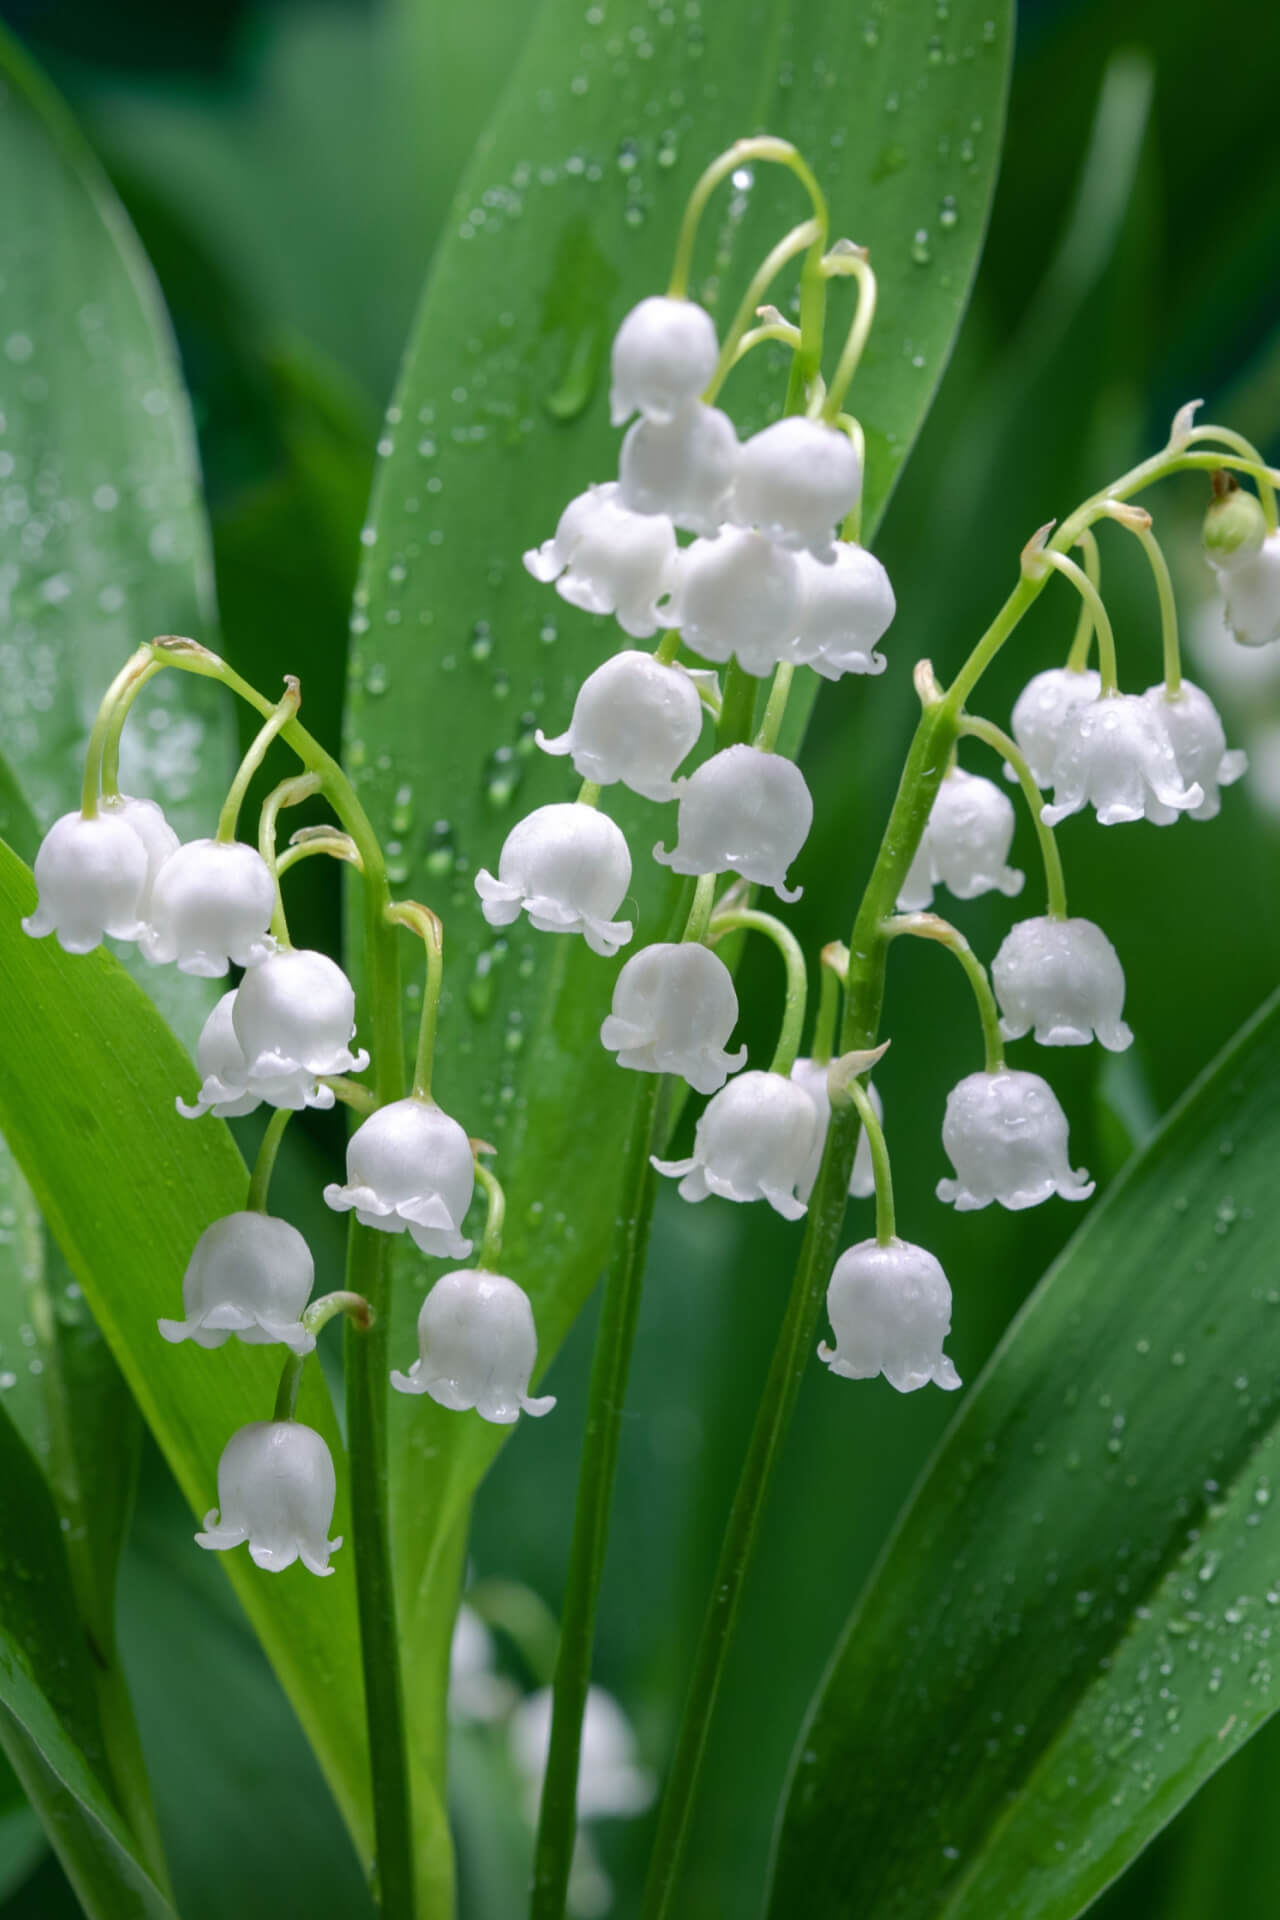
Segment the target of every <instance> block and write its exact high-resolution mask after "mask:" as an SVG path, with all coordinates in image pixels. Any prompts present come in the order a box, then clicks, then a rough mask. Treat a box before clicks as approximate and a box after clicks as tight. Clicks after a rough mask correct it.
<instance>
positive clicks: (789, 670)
mask: <svg viewBox="0 0 1280 1920" xmlns="http://www.w3.org/2000/svg"><path fill="white" fill-rule="evenodd" d="M795 671H796V670H795V667H794V665H793V664H792V662H791V661H790V660H783V661H780V662H779V664H778V666H777V667H776V668H775V669H774V675H773V685H772V686H771V687H770V689H769V700H768V704H767V705H766V707H765V710H764V719H763V720H762V721H761V722H760V731H759V733H758V734H757V735H756V737H755V745H756V746H757V747H758V748H759V749H760V751H761V753H772V752H773V750H774V748H775V747H776V746H777V744H778V735H779V733H780V732H781V730H782V723H783V721H784V720H785V718H786V714H787V701H788V699H789V698H790V696H791V682H792V680H793V679H794V678H795Z"/></svg>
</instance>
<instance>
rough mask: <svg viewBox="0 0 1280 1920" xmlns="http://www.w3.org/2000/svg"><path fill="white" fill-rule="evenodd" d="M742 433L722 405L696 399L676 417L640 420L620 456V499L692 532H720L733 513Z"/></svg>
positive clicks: (630, 430) (634, 509) (631, 507)
mask: <svg viewBox="0 0 1280 1920" xmlns="http://www.w3.org/2000/svg"><path fill="white" fill-rule="evenodd" d="M737 471H738V436H737V434H736V432H735V431H734V426H733V422H732V420H731V419H730V418H729V416H728V414H727V413H721V411H720V409H719V407H706V406H703V404H702V402H701V401H699V400H695V401H694V402H693V403H692V405H690V406H687V407H682V408H681V409H680V411H679V413H677V414H675V415H673V416H672V418H671V419H670V420H653V419H642V420H637V421H636V422H635V423H634V425H632V426H630V427H629V428H628V429H627V436H626V438H625V440H624V441H623V443H622V452H621V454H620V455H619V458H618V499H619V501H620V502H621V504H622V505H623V506H624V507H627V508H628V509H629V510H630V511H631V512H632V513H665V514H666V515H667V516H668V518H669V519H671V520H672V521H674V523H675V525H676V526H677V527H685V528H687V530H688V531H689V532H690V533H702V534H708V535H711V534H716V533H718V532H719V531H720V528H721V527H722V526H723V524H724V522H725V520H726V519H727V517H728V512H729V500H730V496H731V495H732V492H733V482H734V476H735V475H736V473H737Z"/></svg>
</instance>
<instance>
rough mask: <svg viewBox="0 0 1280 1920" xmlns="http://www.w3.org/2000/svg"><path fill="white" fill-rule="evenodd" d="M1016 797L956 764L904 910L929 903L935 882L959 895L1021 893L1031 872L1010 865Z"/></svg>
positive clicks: (907, 886) (905, 889)
mask: <svg viewBox="0 0 1280 1920" xmlns="http://www.w3.org/2000/svg"><path fill="white" fill-rule="evenodd" d="M1013 827H1014V813H1013V802H1012V801H1011V800H1010V798H1009V796H1008V794H1007V793H1003V792H1002V791H1001V789H1000V788H999V787H998V786H996V784H995V782H994V781H992V780H984V779H983V778H982V777H981V775H979V774H973V773H966V772H965V771H964V769H963V768H962V767H952V769H951V771H950V772H949V773H948V774H947V775H946V777H945V778H944V779H943V781H942V784H941V785H940V786H939V788H938V795H937V798H936V799H935V801H934V803H933V807H932V809H931V810H930V813H929V819H928V823H927V825H926V827H925V830H924V834H923V837H922V838H921V841H920V845H919V847H918V848H917V850H916V857H915V859H914V860H913V861H912V862H911V866H910V868H909V870H908V872H907V877H906V879H905V880H904V881H903V883H902V891H901V892H900V893H899V895H898V905H899V907H900V908H901V909H902V911H903V912H904V913H915V912H917V911H918V910H919V909H920V908H922V907H927V906H928V905H929V902H930V901H931V900H932V899H933V890H934V888H935V887H939V886H941V887H946V888H948V889H949V891H950V892H952V893H954V894H955V896H956V898H957V900H976V899H977V897H978V895H979V894H982V893H1003V894H1005V895H1007V896H1008V897H1009V898H1010V899H1012V897H1013V895H1014V894H1016V893H1021V891H1022V885H1023V881H1024V879H1025V875H1024V874H1021V873H1019V872H1018V870H1017V868H1016V867H1010V866H1007V865H1006V864H1005V863H1006V861H1007V859H1008V855H1009V849H1010V847H1011V846H1012V845H1013Z"/></svg>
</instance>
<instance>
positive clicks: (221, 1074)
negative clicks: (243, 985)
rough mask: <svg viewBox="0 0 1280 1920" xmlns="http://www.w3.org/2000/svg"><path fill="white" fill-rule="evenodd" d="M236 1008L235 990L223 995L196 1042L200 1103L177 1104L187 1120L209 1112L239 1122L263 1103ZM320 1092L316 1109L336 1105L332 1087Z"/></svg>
mask: <svg viewBox="0 0 1280 1920" xmlns="http://www.w3.org/2000/svg"><path fill="white" fill-rule="evenodd" d="M235 1007H236V990H235V988H234V987H233V988H232V989H231V991H230V993H224V994H223V996H222V998H221V1000H219V1001H218V1003H217V1005H216V1006H215V1007H214V1009H213V1011H212V1013H211V1014H210V1015H209V1017H208V1019H207V1020H206V1021H205V1023H204V1026H203V1027H202V1028H201V1030H200V1038H199V1040H198V1041H197V1042H196V1065H197V1066H198V1067H199V1069H200V1091H199V1093H198V1094H197V1095H196V1103H195V1105H194V1106H193V1107H190V1106H188V1105H187V1103H186V1101H185V1100H175V1102H174V1105H175V1106H176V1107H177V1109H178V1112H179V1113H180V1114H182V1115H183V1117H184V1118H185V1119H187V1120H198V1119H199V1118H200V1116H201V1114H205V1113H216V1114H218V1115H219V1116H220V1118H222V1119H224V1120H232V1119H237V1118H238V1117H239V1116H240V1115H241V1114H244V1113H252V1112H253V1110H254V1108H255V1107H258V1106H261V1104H262V1100H261V1096H260V1095H259V1094H257V1093H255V1092H253V1091H251V1090H250V1088H249V1086H248V1084H247V1076H246V1073H245V1059H244V1049H243V1048H242V1047H241V1045H240V1042H239V1040H238V1039H237V1038H236V1027H235ZM316 1093H317V1094H318V1095H320V1096H323V1097H321V1098H317V1099H315V1100H313V1101H312V1103H311V1104H312V1105H313V1106H322V1107H331V1106H332V1105H333V1093H332V1091H331V1089H330V1088H328V1087H317V1088H316Z"/></svg>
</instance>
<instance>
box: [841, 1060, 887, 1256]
mask: <svg viewBox="0 0 1280 1920" xmlns="http://www.w3.org/2000/svg"><path fill="white" fill-rule="evenodd" d="M835 1077H836V1076H835V1073H834V1071H833V1072H832V1074H831V1076H830V1078H829V1079H828V1082H827V1086H828V1091H829V1094H830V1099H831V1105H832V1108H833V1109H834V1108H836V1107H838V1106H839V1105H840V1104H841V1100H842V1098H843V1099H847V1100H851V1101H852V1102H853V1104H854V1106H855V1107H856V1108H857V1109H858V1118H859V1120H861V1122H862V1131H863V1132H864V1133H865V1134H866V1136H867V1145H868V1147H869V1148H870V1149H871V1166H872V1170H873V1172H874V1174H875V1182H876V1241H877V1243H878V1244H879V1245H880V1246H882V1247H887V1246H889V1244H890V1243H891V1242H892V1240H893V1238H894V1234H895V1231H896V1225H897V1223H896V1221H895V1219H894V1212H893V1170H892V1168H891V1167H890V1165H889V1147H888V1143H887V1141H886V1140H885V1137H884V1128H883V1127H882V1126H881V1124H880V1121H879V1119H878V1117H877V1115H876V1110H875V1108H874V1107H873V1106H872V1104H871V1099H870V1096H869V1095H868V1093H867V1090H866V1088H865V1087H864V1086H863V1085H862V1083H861V1081H860V1080H859V1079H858V1078H857V1076H856V1075H853V1076H851V1077H850V1078H849V1079H847V1080H846V1081H844V1083H843V1085H842V1086H841V1087H840V1089H839V1091H837V1089H836V1087H835V1086H834V1085H833V1082H834V1080H835Z"/></svg>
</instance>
